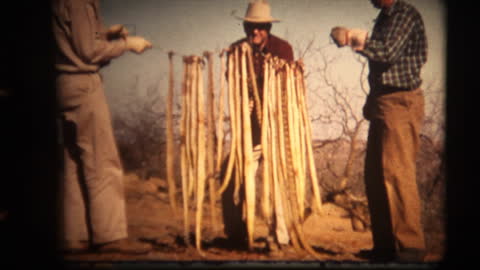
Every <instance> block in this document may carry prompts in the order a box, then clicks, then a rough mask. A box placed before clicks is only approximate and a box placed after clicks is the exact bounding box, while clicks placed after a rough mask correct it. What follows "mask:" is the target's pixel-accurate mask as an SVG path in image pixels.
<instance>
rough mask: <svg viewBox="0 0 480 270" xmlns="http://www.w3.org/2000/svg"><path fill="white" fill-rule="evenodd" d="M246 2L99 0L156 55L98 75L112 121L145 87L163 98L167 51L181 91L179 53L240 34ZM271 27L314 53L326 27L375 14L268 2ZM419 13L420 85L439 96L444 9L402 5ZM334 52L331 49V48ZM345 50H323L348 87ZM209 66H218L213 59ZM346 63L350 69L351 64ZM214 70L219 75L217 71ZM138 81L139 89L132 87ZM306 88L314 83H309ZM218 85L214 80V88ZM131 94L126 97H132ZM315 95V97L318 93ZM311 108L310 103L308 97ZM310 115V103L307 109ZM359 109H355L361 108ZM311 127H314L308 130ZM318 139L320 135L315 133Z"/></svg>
mask: <svg viewBox="0 0 480 270" xmlns="http://www.w3.org/2000/svg"><path fill="white" fill-rule="evenodd" d="M248 2H249V1H248V0H101V1H100V4H101V10H102V15H103V19H104V23H105V24H106V25H107V26H108V25H111V24H117V23H120V24H126V25H127V26H128V27H129V28H130V31H131V32H134V33H135V34H136V35H140V36H143V37H145V38H146V39H148V40H150V41H151V42H152V43H153V46H154V49H152V50H150V51H147V52H145V53H144V54H142V55H135V54H133V53H126V54H124V55H123V56H121V57H120V58H118V59H115V60H114V61H112V63H111V64H110V65H109V66H107V67H105V68H104V69H103V71H102V74H103V75H104V81H105V90H106V94H107V98H108V101H109V104H110V107H111V110H112V113H113V114H114V115H119V116H120V117H121V115H122V113H123V112H122V106H121V105H120V104H122V102H120V101H121V100H122V99H125V98H126V97H127V96H128V97H131V96H132V95H138V97H139V98H141V97H142V96H145V95H146V93H145V91H146V89H147V88H148V87H150V88H151V87H155V88H156V89H158V91H159V93H160V95H161V96H165V95H166V90H167V87H168V84H167V83H168V80H167V78H168V57H167V51H170V50H173V51H175V52H176V53H177V56H176V57H175V62H174V65H175V71H176V75H177V76H176V91H178V90H179V89H180V83H181V79H180V78H181V73H182V61H181V56H183V55H191V54H196V55H202V54H203V52H204V51H214V52H219V51H220V50H221V49H222V48H226V47H227V46H228V45H229V44H230V43H232V42H233V41H235V40H237V39H240V38H242V37H244V36H245V34H244V32H243V27H242V21H240V20H238V19H236V18H235V17H234V16H233V15H232V14H235V15H237V16H243V15H244V14H245V11H246V7H247V5H248ZM269 2H270V4H271V7H272V16H273V17H275V18H278V19H280V20H281V22H280V23H274V24H273V28H272V34H274V35H277V36H279V37H281V38H283V39H286V40H287V41H289V42H290V44H291V45H292V46H293V48H294V52H295V58H296V59H297V58H298V55H297V50H298V49H299V48H302V47H304V46H305V44H306V43H307V42H308V41H310V40H312V39H314V46H313V47H314V48H319V47H322V46H326V45H328V44H329V43H330V41H329V32H330V29H331V28H332V27H334V26H337V25H342V26H347V27H352V28H363V29H367V30H371V28H372V26H373V20H374V19H375V18H376V16H377V14H378V12H379V10H378V9H375V8H374V7H373V6H372V5H371V3H370V1H369V0H270V1H269ZM407 2H410V3H412V4H413V5H414V6H415V7H417V9H418V10H419V12H420V13H421V14H422V17H423V20H424V23H425V28H426V32H427V38H428V46H429V48H428V61H427V64H426V65H425V66H424V68H423V71H422V75H423V76H422V77H423V80H424V83H425V84H429V85H433V88H435V89H437V90H443V91H445V88H446V87H445V77H446V67H445V62H446V52H447V48H446V40H447V35H446V26H447V21H446V10H445V3H444V1H442V0H407ZM331 46H333V45H331ZM347 50H349V48H344V49H341V50H339V49H334V47H332V49H329V50H328V51H329V52H330V51H331V52H332V53H335V54H337V53H338V54H339V55H341V58H342V59H343V60H342V61H345V62H344V65H345V67H346V68H342V69H339V70H338V71H337V72H338V73H339V76H340V77H343V78H342V80H345V82H346V83H347V84H348V83H349V82H348V81H349V80H351V81H352V83H355V82H357V81H358V74H359V70H358V69H359V67H358V65H355V63H354V61H353V60H352V59H353V58H352V57H353V55H354V54H353V53H351V51H347ZM215 61H216V62H217V63H218V61H219V58H216V59H215ZM305 63H306V69H307V70H309V69H310V70H313V69H314V66H315V60H314V59H305ZM349 63H351V65H349ZM216 71H217V72H218V69H217V70H216ZM136 80H138V84H137V87H136V88H137V89H133V88H134V87H133V86H134V85H135V81H136ZM309 80H311V81H307V85H312V86H313V85H315V84H316V82H315V81H314V80H315V77H314V76H312V77H311V78H309ZM216 84H217V85H218V81H217V82H216ZM134 90H135V91H136V92H132V91H134ZM316 94H317V96H318V95H321V93H316ZM311 100H312V102H314V101H313V99H311ZM310 108H311V114H315V104H314V103H312V104H310ZM360 109H361V107H360ZM314 129H315V127H314ZM314 133H315V134H314V135H315V136H316V137H318V136H320V133H319V132H315V131H314Z"/></svg>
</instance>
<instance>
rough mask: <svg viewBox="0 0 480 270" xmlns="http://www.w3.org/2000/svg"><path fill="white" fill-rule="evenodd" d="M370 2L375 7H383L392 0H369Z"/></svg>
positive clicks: (387, 5)
mask: <svg viewBox="0 0 480 270" xmlns="http://www.w3.org/2000/svg"><path fill="white" fill-rule="evenodd" d="M370 2H372V5H373V6H374V7H376V8H385V7H389V6H391V5H392V3H393V2H394V1H392V0H370Z"/></svg>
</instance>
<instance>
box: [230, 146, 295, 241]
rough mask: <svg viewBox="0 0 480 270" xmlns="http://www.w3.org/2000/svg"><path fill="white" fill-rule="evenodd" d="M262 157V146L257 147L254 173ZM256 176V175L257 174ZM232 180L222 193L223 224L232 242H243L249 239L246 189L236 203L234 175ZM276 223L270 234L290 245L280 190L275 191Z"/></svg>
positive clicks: (242, 190) (240, 192)
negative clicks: (244, 203) (245, 201)
mask: <svg viewBox="0 0 480 270" xmlns="http://www.w3.org/2000/svg"><path fill="white" fill-rule="evenodd" d="M261 156H262V148H261V145H256V146H255V147H254V149H253V159H254V161H255V162H254V165H253V166H254V171H255V172H257V170H258V167H259V164H260V159H261ZM226 160H228V159H226ZM227 163H228V162H225V163H224V168H223V173H224V171H225V166H226V164H227ZM223 173H222V174H223ZM255 174H256V173H255ZM231 177H232V179H231V180H230V182H229V185H228V186H227V189H226V190H225V192H223V193H222V212H223V223H224V231H225V234H226V235H227V237H228V238H229V239H230V240H233V241H238V242H243V241H245V240H246V239H247V226H246V223H245V220H244V215H243V211H244V209H243V202H244V200H245V191H244V188H241V189H240V190H239V200H238V201H235V199H234V186H235V180H233V179H234V177H235V176H234V175H232V176H231ZM274 192H275V194H274V205H275V211H274V215H275V216H274V218H275V220H274V223H273V228H269V234H270V235H271V236H273V234H275V236H276V238H277V241H278V243H280V244H288V242H289V241H290V238H289V236H288V230H287V225H286V222H285V214H284V209H283V207H282V203H281V201H280V194H279V193H280V191H279V190H278V189H275V190H274Z"/></svg>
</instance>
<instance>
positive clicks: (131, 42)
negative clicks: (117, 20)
mask: <svg viewBox="0 0 480 270" xmlns="http://www.w3.org/2000/svg"><path fill="white" fill-rule="evenodd" d="M125 42H126V43H127V48H128V49H129V50H130V51H132V52H135V53H143V52H144V51H145V50H146V49H150V48H152V43H151V42H150V41H148V40H146V39H144V38H143V37H139V36H127V37H126V38H125Z"/></svg>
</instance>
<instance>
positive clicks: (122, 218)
mask: <svg viewBox="0 0 480 270" xmlns="http://www.w3.org/2000/svg"><path fill="white" fill-rule="evenodd" d="M56 84H57V91H58V92H57V93H58V100H59V103H60V109H61V116H62V125H63V129H62V131H63V137H64V178H63V181H61V197H62V211H61V213H62V218H61V221H62V227H61V228H63V235H62V238H63V239H64V240H65V241H91V242H92V243H94V244H100V243H106V242H110V241H114V240H118V239H122V238H126V237H127V220H126V210H125V198H124V187H123V178H122V177H123V171H122V167H121V162H120V159H119V154H118V151H117V147H116V144H115V138H114V136H113V130H112V123H111V119H110V112H109V109H108V105H107V103H106V98H105V95H104V89H103V86H102V81H101V78H100V76H99V74H97V73H90V74H61V75H59V76H58V77H57V80H56Z"/></svg>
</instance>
